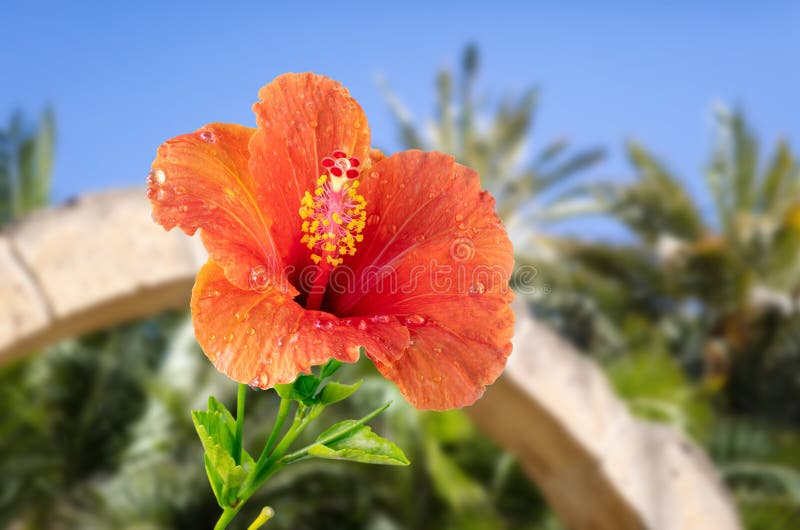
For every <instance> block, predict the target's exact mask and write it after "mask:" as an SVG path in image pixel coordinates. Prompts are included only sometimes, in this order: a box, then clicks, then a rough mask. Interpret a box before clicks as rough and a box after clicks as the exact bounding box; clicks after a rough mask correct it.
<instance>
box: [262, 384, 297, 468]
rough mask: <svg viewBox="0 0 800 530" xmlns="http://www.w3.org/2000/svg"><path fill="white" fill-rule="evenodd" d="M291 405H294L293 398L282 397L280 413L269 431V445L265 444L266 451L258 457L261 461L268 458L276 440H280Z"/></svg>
mask: <svg viewBox="0 0 800 530" xmlns="http://www.w3.org/2000/svg"><path fill="white" fill-rule="evenodd" d="M291 406H292V400H291V399H283V398H281V404H280V407H278V415H277V417H276V418H275V425H274V426H273V427H272V432H271V433H269V438H267V445H265V446H264V451H263V452H262V453H261V456H260V457H259V458H258V460H259V461H261V460H262V459H266V458H267V457H268V456H269V454H270V453H271V452H272V448H273V447H274V446H275V442H277V441H278V435H279V434H280V433H281V429H282V428H283V424H284V423H286V418H287V417H288V416H289V409H290V408H291Z"/></svg>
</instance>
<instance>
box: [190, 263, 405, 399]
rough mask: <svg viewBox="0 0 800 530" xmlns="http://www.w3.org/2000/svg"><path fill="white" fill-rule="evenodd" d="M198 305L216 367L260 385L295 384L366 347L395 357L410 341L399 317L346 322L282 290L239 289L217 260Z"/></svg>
mask: <svg viewBox="0 0 800 530" xmlns="http://www.w3.org/2000/svg"><path fill="white" fill-rule="evenodd" d="M191 308H192V320H193V322H194V329H195V336H196V337H197V341H198V342H199V343H200V346H202V348H203V351H204V352H205V354H206V356H208V358H209V359H210V360H211V362H212V363H213V364H214V366H216V367H217V369H218V370H219V371H221V372H223V373H225V374H226V375H227V376H228V377H230V378H231V379H234V380H236V381H239V382H241V383H247V384H250V385H253V386H258V387H260V388H270V387H272V386H274V385H276V384H279V383H289V382H291V381H294V379H295V378H296V377H297V375H298V374H299V373H304V372H308V371H309V370H310V369H311V367H312V366H315V365H321V364H324V363H325V362H327V361H328V359H330V358H334V359H338V360H340V361H344V362H354V361H356V360H357V359H358V356H359V348H360V347H362V346H363V347H364V348H365V349H366V350H367V352H372V353H373V354H374V355H377V356H379V357H387V358H390V357H394V356H397V355H398V353H396V352H399V351H402V350H403V349H405V347H406V345H407V344H408V340H409V333H408V330H407V329H406V328H405V327H404V326H403V325H402V324H401V323H399V322H398V321H397V320H394V319H392V320H389V321H386V322H374V321H371V320H370V321H368V322H367V321H365V320H362V319H345V320H342V319H338V318H336V317H335V316H333V315H331V314H328V313H324V312H322V311H307V310H305V309H303V308H302V307H301V306H300V305H298V304H297V303H296V302H294V300H292V297H291V296H289V295H288V294H287V293H286V292H284V291H283V290H281V289H279V288H272V289H269V290H266V291H264V292H258V291H253V290H243V289H239V288H237V287H236V286H234V285H232V284H231V283H230V282H229V281H228V280H227V279H226V278H225V275H224V273H223V271H222V268H221V267H220V266H219V265H217V264H216V263H214V262H213V261H208V262H207V263H206V264H205V265H204V266H203V268H202V269H200V272H199V273H198V275H197V281H196V282H195V285H194V289H193V290H192V303H191Z"/></svg>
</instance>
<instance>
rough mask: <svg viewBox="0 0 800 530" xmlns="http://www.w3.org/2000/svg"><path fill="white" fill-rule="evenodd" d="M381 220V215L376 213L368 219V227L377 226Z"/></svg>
mask: <svg viewBox="0 0 800 530" xmlns="http://www.w3.org/2000/svg"><path fill="white" fill-rule="evenodd" d="M380 220H381V216H380V215H378V214H376V213H373V214H370V216H369V217H367V225H376V224H378V223H379V222H380Z"/></svg>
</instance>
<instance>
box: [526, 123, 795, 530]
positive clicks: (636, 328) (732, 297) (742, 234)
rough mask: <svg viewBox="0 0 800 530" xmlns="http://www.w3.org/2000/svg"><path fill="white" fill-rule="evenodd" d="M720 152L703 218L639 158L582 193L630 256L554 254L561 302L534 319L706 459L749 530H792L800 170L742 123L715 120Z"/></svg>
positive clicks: (602, 251) (601, 246)
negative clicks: (695, 444) (621, 174)
mask: <svg viewBox="0 0 800 530" xmlns="http://www.w3.org/2000/svg"><path fill="white" fill-rule="evenodd" d="M714 139H715V141H714V145H713V150H712V153H711V156H710V160H709V162H708V164H707V167H706V181H707V183H708V186H709V191H710V195H711V197H712V198H713V208H712V209H711V210H703V211H701V209H700V208H699V207H698V206H697V204H696V202H695V200H694V199H693V198H692V196H691V195H690V194H689V193H688V192H687V191H686V189H685V187H684V184H683V182H685V181H684V180H681V179H679V178H678V177H677V176H675V175H674V174H672V173H671V172H670V170H669V169H668V167H667V165H666V164H664V163H662V162H661V161H659V160H658V159H657V158H656V157H655V156H654V155H653V154H652V153H651V152H650V151H648V150H647V149H646V148H645V147H643V146H642V145H640V144H638V143H636V142H630V143H628V145H627V151H628V156H629V160H630V163H631V166H632V167H633V169H634V171H635V173H636V179H635V180H633V181H632V182H629V183H624V184H620V183H619V182H610V183H605V182H601V183H593V184H589V185H587V186H584V187H583V189H582V190H581V193H584V194H586V195H587V196H590V197H593V198H594V199H595V200H596V201H597V204H598V205H599V207H600V210H601V211H603V212H605V215H607V216H609V217H611V218H613V219H614V220H616V221H618V222H619V223H621V224H622V225H624V226H625V227H626V228H627V229H628V230H629V231H630V232H631V233H632V234H633V236H634V238H633V239H634V241H633V242H632V243H628V244H608V243H598V242H587V241H581V240H558V241H556V242H555V246H556V247H557V249H558V254H559V256H560V257H559V259H558V260H557V261H550V262H546V261H539V262H537V263H536V266H537V267H539V269H540V271H541V272H542V273H543V275H544V276H546V277H547V279H548V281H550V282H552V284H553V293H552V295H551V296H547V297H541V298H540V299H539V300H537V303H536V304H535V310H536V311H537V313H538V314H539V315H540V316H541V317H542V318H544V319H546V320H548V321H549V322H550V323H551V324H553V325H554V326H555V327H556V328H557V329H558V330H559V331H560V332H561V333H562V334H563V335H565V336H567V337H569V338H570V339H571V340H572V341H573V342H575V343H576V344H577V345H578V346H579V347H580V348H581V349H583V350H584V351H586V352H588V353H591V354H593V355H596V356H598V358H600V359H602V360H603V361H604V363H605V365H606V367H607V369H608V373H609V375H610V376H611V378H612V381H613V382H614V383H615V385H616V387H617V389H618V390H619V391H620V393H621V394H622V395H623V396H624V397H625V398H626V399H628V400H629V402H630V404H631V408H632V409H633V410H634V411H635V412H638V413H640V414H641V415H642V416H644V417H647V418H650V419H656V420H659V421H666V422H669V423H672V424H674V425H676V426H678V427H680V428H682V429H684V430H686V431H687V432H689V433H690V434H691V435H693V436H694V437H695V438H696V439H697V440H698V441H700V442H701V443H704V444H706V446H707V447H708V448H709V451H710V453H711V455H712V456H713V457H714V458H715V459H716V460H717V462H718V464H719V465H720V469H721V470H722V472H723V476H725V478H726V479H727V480H728V482H729V484H730V485H731V487H732V488H733V491H734V493H735V494H736V496H737V498H738V499H739V500H740V507H741V509H742V515H743V518H744V521H745V523H746V525H747V526H748V527H749V528H759V529H760V528H788V526H785V524H786V521H787V520H789V519H792V518H796V517H797V514H798V513H800V497H798V496H797V492H798V490H797V485H798V484H800V471H799V470H798V469H800V468H798V465H797V464H798V461H797V460H798V458H800V445H798V444H797V442H798V439H799V437H798V435H799V434H800V377H798V374H800V316H799V315H800V314H799V313H798V310H800V300H798V298H797V297H798V293H800V252H799V251H800V194H798V191H800V167H799V166H798V164H797V160H796V158H795V155H794V154H793V153H792V152H791V151H790V149H789V147H788V145H787V144H786V143H785V142H783V141H781V142H779V144H778V146H777V147H776V148H775V149H774V151H773V153H772V154H771V155H770V156H769V157H768V158H767V159H766V161H764V162H762V161H761V160H759V149H758V143H757V140H756V138H755V136H754V135H753V133H752V131H751V130H750V128H749V126H748V124H747V122H746V120H745V118H744V115H743V114H742V113H741V112H738V111H735V112H730V111H727V110H725V109H719V110H718V111H717V114H716V129H715V137H714ZM751 442H753V443H751ZM723 448H726V449H724V450H723ZM779 448H780V449H779Z"/></svg>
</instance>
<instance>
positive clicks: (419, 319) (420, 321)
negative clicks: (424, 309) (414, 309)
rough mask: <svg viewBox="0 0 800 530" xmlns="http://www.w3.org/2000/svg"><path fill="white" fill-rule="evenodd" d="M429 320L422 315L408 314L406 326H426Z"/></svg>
mask: <svg viewBox="0 0 800 530" xmlns="http://www.w3.org/2000/svg"><path fill="white" fill-rule="evenodd" d="M427 321H428V320H427V319H426V318H425V317H424V316H422V315H408V316H407V317H406V326H424V325H425V322H427Z"/></svg>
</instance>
